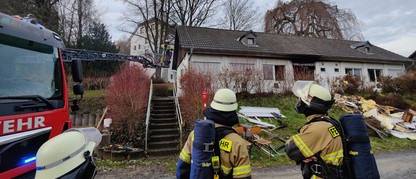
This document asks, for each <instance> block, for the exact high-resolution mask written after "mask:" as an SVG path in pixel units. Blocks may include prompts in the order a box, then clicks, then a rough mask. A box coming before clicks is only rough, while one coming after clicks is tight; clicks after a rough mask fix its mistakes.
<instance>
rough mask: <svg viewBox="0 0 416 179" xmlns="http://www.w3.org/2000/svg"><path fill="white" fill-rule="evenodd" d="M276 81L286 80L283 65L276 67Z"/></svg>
mask: <svg viewBox="0 0 416 179" xmlns="http://www.w3.org/2000/svg"><path fill="white" fill-rule="evenodd" d="M274 79H275V80H276V81H282V80H285V66H283V65H275V66H274Z"/></svg>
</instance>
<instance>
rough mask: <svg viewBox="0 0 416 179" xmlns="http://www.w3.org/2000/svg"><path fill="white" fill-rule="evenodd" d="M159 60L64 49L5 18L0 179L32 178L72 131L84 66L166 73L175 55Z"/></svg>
mask: <svg viewBox="0 0 416 179" xmlns="http://www.w3.org/2000/svg"><path fill="white" fill-rule="evenodd" d="M161 50H162V51H161V54H160V55H155V56H159V58H154V56H153V55H152V54H145V55H142V56H127V55H120V54H114V53H107V52H99V51H89V50H82V49H65V47H64V44H63V41H62V39H61V37H60V36H59V35H58V34H57V33H55V32H52V31H50V30H48V29H46V28H45V27H43V26H42V25H40V24H38V23H37V22H36V20H35V18H34V17H33V16H31V15H28V17H26V18H21V17H11V16H8V15H6V14H3V13H0V178H13V177H17V178H33V177H34V175H35V170H34V169H35V166H36V164H35V162H36V157H35V156H36V152H37V151H38V149H39V148H40V146H41V145H42V144H43V143H44V142H46V141H47V140H48V139H50V138H52V137H54V136H57V135H59V134H61V133H62V132H63V131H65V130H67V129H68V128H71V121H70V120H69V119H68V117H69V103H70V101H72V102H73V105H72V106H71V107H72V109H77V101H78V100H80V99H81V98H82V94H83V89H82V85H81V81H82V78H83V77H82V67H81V60H86V61H96V60H110V61H134V62H139V63H141V64H142V65H143V67H145V68H147V67H161V68H167V67H169V65H170V58H171V54H172V49H171V48H169V46H168V45H167V44H165V43H163V48H162V49H161ZM64 62H71V63H72V78H73V80H74V81H75V82H76V83H77V84H75V85H74V86H73V90H74V94H76V95H81V98H75V99H71V100H68V90H67V84H66V82H65V73H64V67H63V63H64Z"/></svg>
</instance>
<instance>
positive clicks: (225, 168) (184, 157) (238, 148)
mask: <svg viewBox="0 0 416 179" xmlns="http://www.w3.org/2000/svg"><path fill="white" fill-rule="evenodd" d="M220 126H223V125H221V124H217V123H216V124H215V127H220ZM193 137H194V131H192V132H191V133H190V134H189V136H188V139H187V141H186V143H185V145H184V147H183V149H182V151H181V153H180V155H179V161H178V165H179V166H178V169H179V170H177V173H176V176H177V178H189V173H190V169H191V162H192V144H193ZM219 144H220V162H221V166H220V173H218V174H219V175H220V177H221V178H250V177H251V166H250V157H249V155H248V150H247V146H246V144H245V142H244V140H243V139H242V138H241V137H240V136H239V135H238V134H236V133H229V134H227V135H226V136H225V137H224V138H223V139H221V140H220V141H219Z"/></svg>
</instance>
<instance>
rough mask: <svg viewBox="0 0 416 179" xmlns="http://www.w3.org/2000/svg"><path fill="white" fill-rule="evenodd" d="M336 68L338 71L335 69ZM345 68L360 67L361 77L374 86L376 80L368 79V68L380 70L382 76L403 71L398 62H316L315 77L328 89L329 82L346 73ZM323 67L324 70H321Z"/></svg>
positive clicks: (398, 73)
mask: <svg viewBox="0 0 416 179" xmlns="http://www.w3.org/2000/svg"><path fill="white" fill-rule="evenodd" d="M336 68H337V69H338V72H336V71H335V69H336ZM347 68H353V69H360V70H361V78H362V80H363V81H364V83H365V84H366V85H368V86H375V85H376V83H377V82H376V81H374V82H372V81H370V76H369V73H368V69H378V70H381V72H382V75H383V76H392V77H397V76H399V75H401V74H402V73H403V72H404V71H405V67H404V65H400V64H382V63H379V64H377V63H360V62H341V61H338V62H316V63H315V77H316V78H315V79H316V80H318V81H320V83H321V85H323V86H325V87H327V88H328V89H329V87H330V84H331V83H332V81H333V80H334V79H335V78H336V77H340V76H343V75H345V74H346V69H347ZM322 69H325V71H322Z"/></svg>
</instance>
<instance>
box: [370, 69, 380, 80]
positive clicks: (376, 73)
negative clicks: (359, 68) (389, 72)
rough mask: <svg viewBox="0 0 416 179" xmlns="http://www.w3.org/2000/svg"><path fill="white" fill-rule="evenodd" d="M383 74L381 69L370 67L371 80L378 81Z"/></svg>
mask: <svg viewBox="0 0 416 179" xmlns="http://www.w3.org/2000/svg"><path fill="white" fill-rule="evenodd" d="M381 75H382V71H381V69H368V76H369V77H370V81H373V82H377V81H378V78H380V76H381Z"/></svg>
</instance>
